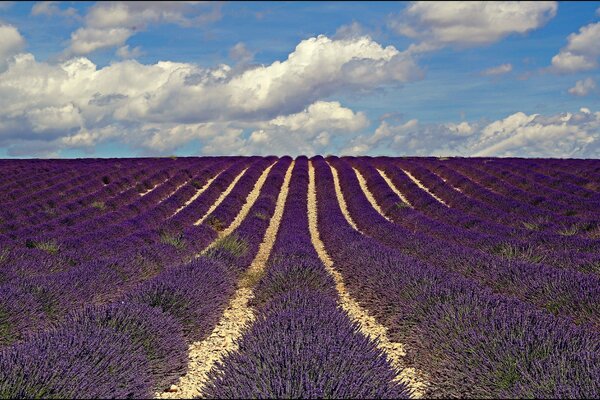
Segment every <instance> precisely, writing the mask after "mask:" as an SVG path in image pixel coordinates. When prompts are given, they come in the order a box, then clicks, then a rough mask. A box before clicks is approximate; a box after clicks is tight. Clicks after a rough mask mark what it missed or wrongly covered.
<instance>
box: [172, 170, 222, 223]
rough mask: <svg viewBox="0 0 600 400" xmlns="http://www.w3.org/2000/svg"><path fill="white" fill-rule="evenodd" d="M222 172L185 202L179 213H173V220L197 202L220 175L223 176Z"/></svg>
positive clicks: (178, 210)
mask: <svg viewBox="0 0 600 400" xmlns="http://www.w3.org/2000/svg"><path fill="white" fill-rule="evenodd" d="M221 172H223V171H221ZM221 172H219V173H218V174H217V175H215V176H213V177H212V178H210V179H209V180H208V181H206V183H205V184H204V186H202V187H201V188H200V189H198V191H197V192H196V193H194V195H193V196H192V197H191V198H190V199H189V200H188V201H186V202H185V204H184V205H182V206H181V207H179V208H178V209H177V211H175V212H174V213H173V215H171V218H173V217H174V216H175V215H177V214H178V213H179V212H180V211H181V210H183V209H184V208H186V207H187V206H189V205H190V204H192V203H193V202H194V200H196V199H197V198H198V197H200V195H201V194H202V193H204V192H205V191H206V189H208V188H209V187H210V185H211V184H212V183H213V181H214V180H215V179H217V178H218V177H219V175H221Z"/></svg>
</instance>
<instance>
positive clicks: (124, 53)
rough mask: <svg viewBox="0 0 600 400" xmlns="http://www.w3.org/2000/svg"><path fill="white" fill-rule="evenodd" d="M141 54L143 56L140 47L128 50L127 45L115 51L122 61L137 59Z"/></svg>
mask: <svg viewBox="0 0 600 400" xmlns="http://www.w3.org/2000/svg"><path fill="white" fill-rule="evenodd" d="M142 54H144V52H143V51H142V48H141V47H140V46H136V47H134V48H133V49H129V45H128V44H126V45H125V46H121V47H119V49H118V50H117V55H118V56H119V57H121V58H123V59H128V58H137V57H139V56H141V55H142Z"/></svg>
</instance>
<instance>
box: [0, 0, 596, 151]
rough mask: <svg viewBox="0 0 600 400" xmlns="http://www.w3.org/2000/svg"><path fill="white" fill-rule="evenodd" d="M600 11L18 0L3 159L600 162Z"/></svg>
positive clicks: (4, 38)
mask: <svg viewBox="0 0 600 400" xmlns="http://www.w3.org/2000/svg"><path fill="white" fill-rule="evenodd" d="M599 59H600V2H552V1H546V2H502V1H500V2H444V3H433V2H55V1H46V2H0V158H32V157H33V158H79V157H140V156H144V157H146V156H172V155H175V156H207V155H233V154H241V155H251V154H256V155H271V154H274V155H280V156H281V155H285V154H288V155H292V156H296V155H300V154H305V155H309V156H311V155H315V154H322V155H326V154H336V155H372V156H375V155H387V156H408V155H417V156H498V157H560V158H571V157H572V158H600V73H599V67H600V64H599V62H600V60H599Z"/></svg>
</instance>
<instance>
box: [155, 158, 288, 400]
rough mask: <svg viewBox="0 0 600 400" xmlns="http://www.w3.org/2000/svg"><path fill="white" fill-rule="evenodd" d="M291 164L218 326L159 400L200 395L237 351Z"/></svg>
mask: <svg viewBox="0 0 600 400" xmlns="http://www.w3.org/2000/svg"><path fill="white" fill-rule="evenodd" d="M293 168H294V162H292V163H291V164H290V166H289V167H288V170H287V172H286V175H285V179H284V182H283V185H282V187H281V191H280V192H279V195H278V197H277V203H276V206H275V211H274V213H273V217H272V218H271V221H270V222H269V226H268V228H267V231H266V232H265V236H264V238H263V240H262V242H261V244H260V246H259V248H258V253H257V254H256V256H255V257H254V260H253V261H252V264H251V265H250V267H249V268H248V270H247V271H246V272H245V273H244V275H243V276H242V278H241V279H240V282H239V284H238V289H237V290H236V292H235V294H234V295H233V297H232V298H231V300H230V302H229V304H228V306H227V308H226V309H225V312H224V313H223V316H222V317H221V319H220V320H219V323H218V324H217V326H216V327H215V329H214V330H213V331H212V333H211V334H210V336H209V337H208V338H206V339H205V340H202V341H200V342H196V343H193V344H192V345H191V346H190V364H189V367H188V373H187V375H185V376H183V377H182V378H180V381H179V384H178V385H177V386H178V391H177V392H174V393H169V392H165V393H158V394H157V395H156V396H157V397H159V398H165V399H168V398H171V399H175V398H192V397H198V396H200V394H201V392H202V388H203V387H204V385H205V384H206V382H207V375H208V372H209V371H210V370H211V368H212V367H213V366H214V365H215V363H216V362H217V361H219V360H221V359H222V358H223V357H224V356H225V355H226V354H227V353H229V352H232V351H235V350H237V348H238V344H237V340H238V339H239V338H240V337H241V336H242V333H243V332H244V330H245V329H246V328H247V327H248V326H249V325H250V324H251V323H252V322H253V321H254V319H255V318H256V317H255V315H254V311H253V309H252V308H251V307H249V306H248V303H249V301H250V300H251V299H252V297H253V296H254V294H253V287H254V284H255V282H257V281H258V279H257V278H258V277H260V276H261V275H262V274H263V273H264V270H265V266H266V263H267V260H268V259H269V255H270V254H271V250H272V248H273V245H274V244H275V237H276V236H277V231H278V230H279V225H280V223H281V218H282V217H283V209H284V206H285V201H286V199H287V195H288V190H289V185H290V179H291V176H292V170H293Z"/></svg>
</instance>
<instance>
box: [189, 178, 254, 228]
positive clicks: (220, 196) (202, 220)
mask: <svg viewBox="0 0 600 400" xmlns="http://www.w3.org/2000/svg"><path fill="white" fill-rule="evenodd" d="M246 171H248V168H246V169H244V170H243V171H242V172H240V173H239V174H238V176H236V177H235V179H234V180H233V182H231V183H230V184H229V186H227V189H225V191H223V192H222V193H221V194H220V195H219V198H218V199H217V200H216V201H215V202H214V203H213V205H212V206H210V208H209V209H208V211H207V212H206V214H204V216H202V218H200V219H199V220H198V221H196V222H194V225H200V224H201V223H202V222H204V220H205V219H206V217H208V216H209V215H210V214H211V213H212V212H213V211H215V210H216V208H217V207H219V204H221V203H222V202H223V200H225V197H227V196H228V195H229V193H231V191H232V190H233V188H234V187H235V185H236V184H237V183H238V181H239V180H240V179H242V176H244V174H245V173H246Z"/></svg>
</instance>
